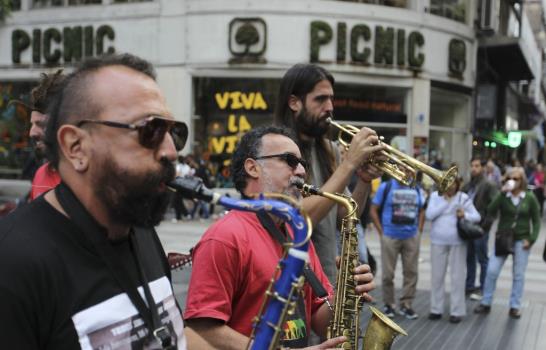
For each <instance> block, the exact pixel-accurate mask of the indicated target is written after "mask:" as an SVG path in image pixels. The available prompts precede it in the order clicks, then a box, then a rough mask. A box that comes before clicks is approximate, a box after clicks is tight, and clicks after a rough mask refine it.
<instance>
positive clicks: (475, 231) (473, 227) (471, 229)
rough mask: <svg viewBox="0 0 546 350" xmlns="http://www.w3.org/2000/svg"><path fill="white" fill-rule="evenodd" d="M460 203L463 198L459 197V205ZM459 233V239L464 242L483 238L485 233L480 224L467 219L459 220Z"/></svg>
mask: <svg viewBox="0 0 546 350" xmlns="http://www.w3.org/2000/svg"><path fill="white" fill-rule="evenodd" d="M460 202H461V196H459V203H460ZM465 203H466V202H465ZM463 206H464V203H463ZM457 232H458V233H459V237H460V238H461V239H462V240H463V241H470V240H473V239H478V238H482V237H483V235H484V233H485V232H484V230H483V228H482V227H481V226H480V225H479V224H475V223H473V222H471V221H468V220H467V219H465V218H457Z"/></svg>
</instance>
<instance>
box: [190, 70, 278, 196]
mask: <svg viewBox="0 0 546 350" xmlns="http://www.w3.org/2000/svg"><path fill="white" fill-rule="evenodd" d="M194 86H195V97H194V98H195V103H194V106H195V113H194V121H195V123H194V125H195V129H194V135H195V137H194V144H193V149H194V151H195V154H202V155H205V157H208V159H209V160H210V162H211V166H212V168H213V174H214V175H217V174H223V175H222V176H223V177H222V178H225V179H226V180H227V179H229V162H230V159H231V156H232V155H233V152H234V151H235V146H236V145H237V142H238V141H239V139H240V138H241V137H242V136H243V135H244V133H245V132H246V131H248V130H250V129H252V128H255V127H257V126H260V125H265V124H271V123H272V122H273V113H274V110H275V100H276V95H277V92H278V89H279V80H277V79H260V78H257V79H245V78H197V79H195V80H194ZM220 182H221V183H220V184H219V186H221V187H222V186H229V181H228V182H226V183H224V182H222V181H220Z"/></svg>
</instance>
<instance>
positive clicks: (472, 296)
mask: <svg viewBox="0 0 546 350" xmlns="http://www.w3.org/2000/svg"><path fill="white" fill-rule="evenodd" d="M482 298H483V297H482V295H481V294H480V293H472V294H470V300H474V301H480V300H482Z"/></svg>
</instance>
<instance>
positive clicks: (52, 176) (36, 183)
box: [30, 163, 61, 201]
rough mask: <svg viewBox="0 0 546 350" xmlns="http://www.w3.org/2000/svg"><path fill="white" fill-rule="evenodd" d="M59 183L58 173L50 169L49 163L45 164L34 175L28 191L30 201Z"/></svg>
mask: <svg viewBox="0 0 546 350" xmlns="http://www.w3.org/2000/svg"><path fill="white" fill-rule="evenodd" d="M60 183H61V177H60V176H59V173H58V172H56V171H55V170H52V169H50V168H49V163H45V164H44V165H42V166H41V167H39V168H38V170H36V174H34V179H32V188H31V189H30V200H31V201H33V200H35V199H36V198H37V197H38V196H39V195H41V194H42V193H44V192H47V191H49V190H51V189H53V188H55V187H57V185H58V184H60Z"/></svg>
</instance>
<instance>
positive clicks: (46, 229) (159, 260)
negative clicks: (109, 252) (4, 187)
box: [0, 197, 185, 350]
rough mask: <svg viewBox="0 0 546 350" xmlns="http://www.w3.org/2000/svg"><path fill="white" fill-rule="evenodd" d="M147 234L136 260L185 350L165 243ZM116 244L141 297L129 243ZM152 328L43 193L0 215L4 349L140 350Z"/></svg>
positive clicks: (0, 345) (164, 319)
mask: <svg viewBox="0 0 546 350" xmlns="http://www.w3.org/2000/svg"><path fill="white" fill-rule="evenodd" d="M145 233H146V234H140V235H139V237H138V240H139V246H141V247H142V248H144V249H141V250H142V251H143V252H144V254H142V256H139V257H138V258H139V260H140V261H142V265H143V266H144V269H145V271H146V274H147V277H148V280H149V286H150V290H151V293H152V295H153V297H154V300H155V301H156V303H157V305H158V312H159V315H160V318H161V321H162V323H163V324H165V325H166V326H167V327H168V328H169V329H170V330H171V334H173V337H174V339H173V343H175V344H178V348H179V349H185V339H184V336H183V321H182V317H181V315H180V310H179V308H178V305H177V304H176V301H175V299H174V295H173V293H172V287H171V284H170V281H169V279H168V278H167V275H168V270H167V267H166V266H167V265H166V264H165V254H164V252H163V248H162V247H161V245H160V243H159V239H158V237H157V234H156V233H155V231H153V230H150V232H145ZM148 233H149V234H148ZM111 244H112V247H113V249H114V250H115V251H116V253H117V254H118V256H119V257H120V260H121V261H122V264H123V265H124V266H121V267H120V268H121V269H123V270H122V271H124V273H125V274H126V275H127V276H128V277H129V278H130V279H131V280H132V281H134V282H135V285H138V286H140V287H139V292H140V293H141V295H143V289H142V287H141V285H142V283H141V282H140V278H139V272H138V268H137V266H136V264H135V255H134V253H133V249H132V246H131V244H130V243H129V240H128V239H125V240H120V241H117V242H112V243H111ZM146 333H147V329H146V327H145V325H144V322H143V320H142V318H141V317H140V316H139V315H138V312H137V310H136V308H135V307H134V306H133V304H132V303H131V301H130V299H129V297H128V296H127V294H126V293H124V292H123V290H122V289H121V287H120V286H119V285H118V283H117V282H116V280H115V278H114V276H112V274H111V273H110V271H109V269H108V267H107V265H106V263H105V262H104V261H103V260H102V259H101V257H100V256H99V254H98V253H97V251H96V250H95V248H94V247H93V245H92V243H91V242H89V241H88V239H87V238H86V237H85V236H84V234H83V233H82V232H81V231H80V230H79V229H78V228H77V227H76V226H75V224H74V223H73V222H72V221H71V220H70V219H68V218H67V217H65V216H64V215H62V214H61V213H59V212H58V211H57V210H56V209H54V208H53V207H52V206H51V205H50V204H49V203H47V202H46V201H45V200H44V199H43V197H40V198H38V199H37V200H35V201H33V202H32V203H30V204H29V205H26V206H24V207H21V208H20V209H18V210H16V211H15V212H13V213H12V214H10V215H8V216H7V217H5V218H4V219H2V220H0V348H9V349H55V350H63V349H80V348H82V349H131V348H135V349H141V348H143V347H144V348H146V347H145V346H144V342H145V340H144V339H145V338H146Z"/></svg>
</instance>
